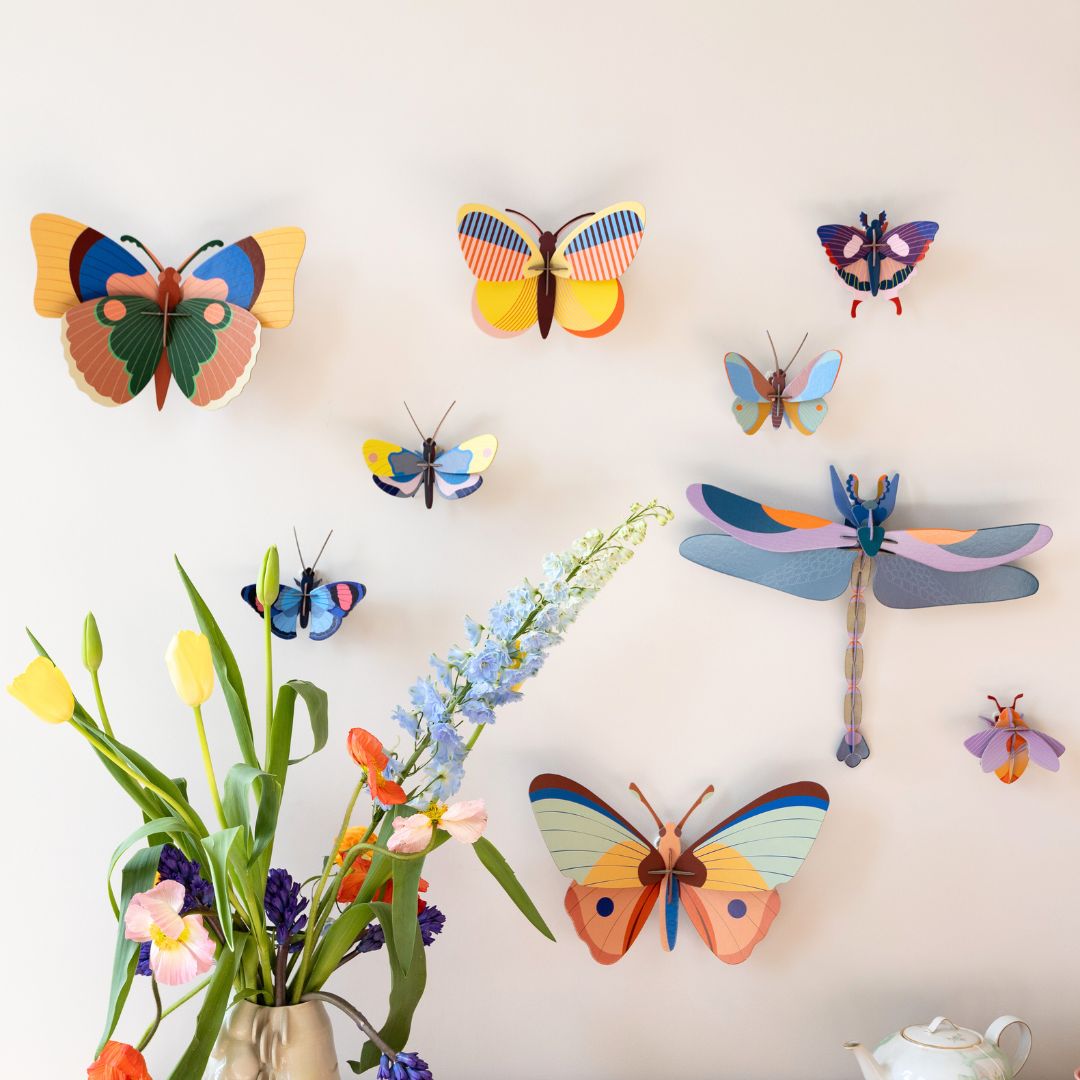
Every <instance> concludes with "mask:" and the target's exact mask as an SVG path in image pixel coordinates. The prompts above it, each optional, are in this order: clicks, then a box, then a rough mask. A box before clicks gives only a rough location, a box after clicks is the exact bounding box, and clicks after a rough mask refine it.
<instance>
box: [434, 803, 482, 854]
mask: <svg viewBox="0 0 1080 1080" xmlns="http://www.w3.org/2000/svg"><path fill="white" fill-rule="evenodd" d="M487 820H488V816H487V807H485V806H484V800H483V799H466V800H465V801H464V802H458V803H454V804H453V805H452V806H449V807H447V809H446V811H445V812H444V813H443V816H442V817H441V818H440V819H439V825H440V826H442V828H444V829H445V830H446V831H447V832H448V833H449V834H450V835H451V836H452V837H453V838H454V839H455V840H460V841H461V842H462V843H465V844H475V843H476V841H477V840H479V839H480V837H481V836H483V834H484V829H486V828H487Z"/></svg>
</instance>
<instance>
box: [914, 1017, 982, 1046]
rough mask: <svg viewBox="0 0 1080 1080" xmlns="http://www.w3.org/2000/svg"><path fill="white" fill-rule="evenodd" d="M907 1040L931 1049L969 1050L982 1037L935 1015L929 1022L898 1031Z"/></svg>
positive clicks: (980, 1040) (977, 1043) (978, 1042)
mask: <svg viewBox="0 0 1080 1080" xmlns="http://www.w3.org/2000/svg"><path fill="white" fill-rule="evenodd" d="M900 1034H901V1035H902V1036H903V1038H905V1039H907V1041H908V1042H912V1043H915V1044H916V1045H917V1046H925V1047H928V1048H929V1049H931V1050H970V1049H972V1047H975V1046H980V1045H982V1041H983V1038H982V1036H981V1035H980V1034H979V1033H978V1032H977V1031H972V1030H971V1029H970V1028H962V1027H957V1026H956V1025H955V1024H954V1023H953V1022H952V1021H951V1020H949V1019H947V1018H946V1017H944V1016H936V1017H934V1019H933V1020H931V1021H930V1023H929V1024H913V1025H912V1026H911V1027H906V1028H904V1029H903V1031H901V1032H900Z"/></svg>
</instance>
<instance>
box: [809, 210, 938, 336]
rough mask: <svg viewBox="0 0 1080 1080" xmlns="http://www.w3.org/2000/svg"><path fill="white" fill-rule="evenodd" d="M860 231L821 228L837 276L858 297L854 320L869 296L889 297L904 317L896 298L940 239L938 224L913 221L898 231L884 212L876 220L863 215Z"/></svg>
mask: <svg viewBox="0 0 1080 1080" xmlns="http://www.w3.org/2000/svg"><path fill="white" fill-rule="evenodd" d="M859 221H860V224H861V226H862V227H861V228H858V227H856V226H854V225H822V226H821V227H820V228H819V229H818V230H817V234H818V239H819V240H820V241H821V244H822V247H824V248H825V252H826V254H827V255H828V256H829V261H830V262H831V263H832V264H833V266H834V267H835V269H836V273H837V276H838V277H839V278H840V280H841V281H842V282H843V283H844V284H845V285H846V286H847V287H848V288H850V289H853V290H854V291H855V292H856V293H857V294H858V296H857V297H856V299H855V300H853V301H852V303H851V317H852V318H855V313H856V310H857V309H858V306H859V304H860V303H861V302H862V300H863V299H864V298H865V297H866V296H867V295H869V296H871V297H876V296H879V295H881V296H887V297H888V298H889V299H891V300H892V302H893V304H894V305H895V307H896V314H897V315H900V314H902V311H903V309H902V307H901V304H900V298H899V297H898V296H895V295H893V294H895V293H896V292H897V291H898V290H899V289H900V288H902V287H903V286H904V285H906V284H907V282H908V281H909V280H910V278H911V277H912V276H913V275H914V273H915V266H916V264H917V263H918V262H920V261H921V260H922V259H923V258H924V257H925V255H926V253H927V251H929V249H930V245H931V243H933V240H934V237H935V236H936V235H937V231H938V224H937V222H936V221H910V222H907V223H905V224H903V225H897V226H896V227H895V228H892V229H890V228H889V222H888V219H887V217H886V215H885V211H884V210H882V211H881V213H880V214H878V216H877V217H876V218H873V219H871V218H869V217H868V216H867V214H866V212H865V211H864V212H863V213H862V214H860V215H859Z"/></svg>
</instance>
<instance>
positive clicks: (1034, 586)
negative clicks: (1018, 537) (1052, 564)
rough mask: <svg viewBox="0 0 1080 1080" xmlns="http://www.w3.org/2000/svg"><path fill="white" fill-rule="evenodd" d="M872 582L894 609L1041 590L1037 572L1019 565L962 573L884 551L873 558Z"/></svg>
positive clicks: (995, 598) (1010, 597) (986, 600)
mask: <svg viewBox="0 0 1080 1080" xmlns="http://www.w3.org/2000/svg"><path fill="white" fill-rule="evenodd" d="M873 583H874V595H875V596H876V597H877V598H878V599H879V600H880V601H881V602H882V603H883V604H884V605H885V606H886V607H892V608H922V607H948V606H951V605H953V604H988V603H993V602H995V601H998V600H1017V599H1019V598H1021V597H1024V596H1031V595H1033V594H1034V593H1036V592H1038V590H1039V581H1038V579H1037V578H1036V577H1035V575H1034V574H1029V573H1028V572H1027V571H1026V570H1021V569H1020V567H1018V566H992V567H990V568H988V569H985V570H971V571H969V572H968V573H966V574H959V573H954V572H951V571H949V570H939V569H937V568H936V567H933V566H927V565H925V564H923V563H919V562H914V561H912V560H911V559H905V558H902V557H901V556H899V555H891V554H889V553H888V552H885V551H881V552H879V554H878V555H877V557H876V558H875V559H874V573H873Z"/></svg>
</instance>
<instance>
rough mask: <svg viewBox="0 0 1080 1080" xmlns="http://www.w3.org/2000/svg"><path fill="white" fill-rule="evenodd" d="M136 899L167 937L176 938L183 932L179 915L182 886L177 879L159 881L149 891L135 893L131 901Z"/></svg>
mask: <svg viewBox="0 0 1080 1080" xmlns="http://www.w3.org/2000/svg"><path fill="white" fill-rule="evenodd" d="M136 901H138V903H139V906H140V907H141V908H144V909H145V910H146V912H147V913H148V914H149V916H150V920H151V922H152V923H153V924H154V925H155V926H156V927H157V928H158V929H159V930H160V931H161V932H162V933H163V934H165V935H166V936H167V937H171V938H178V937H179V936H180V935H181V934H182V933H183V932H184V920H183V919H181V918H180V915H179V912H180V908H181V907H182V906H183V903H184V886H183V885H181V884H180V882H179V881H161V882H159V883H158V884H157V885H155V886H154V887H153V888H152V889H151V890H150V891H149V892H144V893H136V894H135V896H133V897H132V898H131V902H132V904H134V903H135V902H136Z"/></svg>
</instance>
